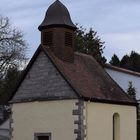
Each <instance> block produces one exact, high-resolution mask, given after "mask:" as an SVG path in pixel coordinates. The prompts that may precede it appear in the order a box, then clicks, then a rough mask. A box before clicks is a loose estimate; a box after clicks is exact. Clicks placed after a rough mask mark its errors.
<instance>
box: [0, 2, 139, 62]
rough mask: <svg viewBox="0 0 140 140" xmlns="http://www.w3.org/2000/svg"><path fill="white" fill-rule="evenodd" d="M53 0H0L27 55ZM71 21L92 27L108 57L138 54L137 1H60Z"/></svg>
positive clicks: (0, 10)
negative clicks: (21, 36) (25, 45)
mask: <svg viewBox="0 0 140 140" xmlns="http://www.w3.org/2000/svg"><path fill="white" fill-rule="evenodd" d="M53 2H54V0H39V1H35V0H30V1H29V0H20V1H19V0H1V4H0V15H3V16H8V17H9V18H10V20H11V22H12V25H13V26H16V27H18V28H19V29H21V30H22V31H23V32H24V34H25V39H26V40H27V42H28V44H29V50H28V56H29V57H31V56H32V55H33V53H34V52H35V50H36V48H37V47H38V46H39V44H40V32H39V31H38V29H37V28H38V26H39V24H40V23H41V22H42V20H43V18H44V15H45V12H46V10H47V8H48V6H49V5H50V4H51V3H53ZM61 2H62V3H63V4H64V5H65V6H66V7H67V8H68V10H69V11H70V14H71V18H72V20H73V22H74V23H79V24H80V25H83V26H84V27H85V28H87V29H88V28H90V27H92V28H93V29H94V30H95V31H97V32H98V35H99V36H100V38H101V39H102V41H105V46H106V48H105V50H104V55H105V57H106V58H108V60H110V57H111V56H112V55H113V54H114V53H116V54H117V55H118V56H119V57H120V58H121V57H122V56H123V55H124V54H126V53H130V51H131V50H134V51H136V52H138V53H140V0H61Z"/></svg>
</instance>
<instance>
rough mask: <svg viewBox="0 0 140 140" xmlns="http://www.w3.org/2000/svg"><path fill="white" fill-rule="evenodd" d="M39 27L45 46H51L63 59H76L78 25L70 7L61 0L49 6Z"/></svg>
mask: <svg viewBox="0 0 140 140" xmlns="http://www.w3.org/2000/svg"><path fill="white" fill-rule="evenodd" d="M38 29H39V30H40V31H41V44H42V46H43V47H47V48H50V49H51V50H52V52H53V53H54V54H55V55H56V56H57V57H58V58H59V59H61V60H63V61H67V62H73V61H74V46H75V31H76V26H75V25H74V24H73V22H72V20H71V17H70V14H69V11H68V9H67V8H66V7H65V6H64V5H63V4H62V3H61V2H60V1H59V0H56V1H55V2H54V3H53V4H52V5H50V6H49V8H48V10H47V12H46V15H45V18H44V20H43V22H42V23H41V25H40V26H39V27H38Z"/></svg>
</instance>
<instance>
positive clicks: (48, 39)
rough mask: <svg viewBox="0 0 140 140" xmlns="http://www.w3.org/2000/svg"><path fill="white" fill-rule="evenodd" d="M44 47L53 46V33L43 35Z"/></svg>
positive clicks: (48, 32)
mask: <svg viewBox="0 0 140 140" xmlns="http://www.w3.org/2000/svg"><path fill="white" fill-rule="evenodd" d="M43 45H47V46H52V45H53V32H52V31H47V32H44V33H43Z"/></svg>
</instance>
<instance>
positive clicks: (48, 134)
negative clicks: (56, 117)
mask: <svg viewBox="0 0 140 140" xmlns="http://www.w3.org/2000/svg"><path fill="white" fill-rule="evenodd" d="M38 136H48V137H49V140H51V139H52V138H51V133H34V140H38Z"/></svg>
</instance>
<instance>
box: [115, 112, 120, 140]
mask: <svg viewBox="0 0 140 140" xmlns="http://www.w3.org/2000/svg"><path fill="white" fill-rule="evenodd" d="M113 140H120V116H119V114H118V113H114V115H113Z"/></svg>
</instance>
